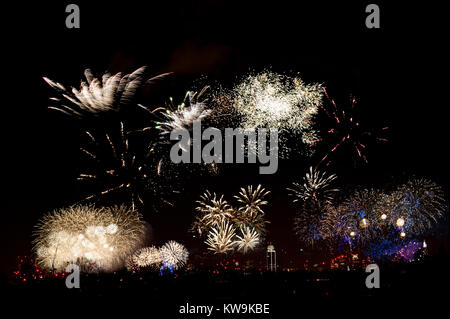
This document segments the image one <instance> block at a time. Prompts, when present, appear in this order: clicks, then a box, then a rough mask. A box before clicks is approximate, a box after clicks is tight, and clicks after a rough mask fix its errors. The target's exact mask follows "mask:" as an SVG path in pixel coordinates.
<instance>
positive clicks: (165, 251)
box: [159, 240, 189, 268]
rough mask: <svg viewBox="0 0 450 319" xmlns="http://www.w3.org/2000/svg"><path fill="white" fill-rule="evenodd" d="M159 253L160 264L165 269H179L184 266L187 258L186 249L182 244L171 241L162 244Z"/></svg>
mask: <svg viewBox="0 0 450 319" xmlns="http://www.w3.org/2000/svg"><path fill="white" fill-rule="evenodd" d="M159 252H160V254H161V260H162V264H163V266H166V267H173V268H181V267H183V266H184V265H185V264H186V261H187V259H188V257H189V252H188V251H187V249H186V248H185V247H184V246H183V245H182V244H180V243H177V242H176V241H173V240H171V241H169V242H167V243H166V244H164V245H163V246H162V247H161V248H160V249H159Z"/></svg>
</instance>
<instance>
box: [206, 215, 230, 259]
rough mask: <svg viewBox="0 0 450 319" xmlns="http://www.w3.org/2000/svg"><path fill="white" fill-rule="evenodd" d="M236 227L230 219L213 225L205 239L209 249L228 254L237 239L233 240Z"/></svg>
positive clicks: (216, 252)
mask: <svg viewBox="0 0 450 319" xmlns="http://www.w3.org/2000/svg"><path fill="white" fill-rule="evenodd" d="M235 234H236V229H235V228H234V227H233V225H231V224H230V223H229V222H228V221H224V222H222V223H220V225H218V226H215V227H212V228H211V229H210V231H209V233H208V238H207V239H206V241H205V244H207V245H208V246H209V247H208V249H209V250H211V251H213V252H214V253H215V254H226V253H227V252H229V251H232V250H233V249H234V245H235V241H234V240H233V238H234V236H235Z"/></svg>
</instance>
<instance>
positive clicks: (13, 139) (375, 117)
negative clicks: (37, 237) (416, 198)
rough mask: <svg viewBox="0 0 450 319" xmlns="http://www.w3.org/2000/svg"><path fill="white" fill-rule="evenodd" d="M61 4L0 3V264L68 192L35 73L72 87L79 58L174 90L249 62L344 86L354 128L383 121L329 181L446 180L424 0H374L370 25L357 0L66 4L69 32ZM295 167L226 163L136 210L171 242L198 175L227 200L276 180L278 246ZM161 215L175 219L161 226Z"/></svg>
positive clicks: (439, 67)
mask: <svg viewBox="0 0 450 319" xmlns="http://www.w3.org/2000/svg"><path fill="white" fill-rule="evenodd" d="M68 3H70V2H67V1H64V2H62V3H56V2H55V3H54V4H52V3H42V2H34V3H24V2H19V3H14V4H6V5H2V6H3V7H2V12H3V18H2V19H3V20H2V31H3V32H2V34H3V36H2V38H3V44H4V46H3V49H2V51H3V52H4V53H6V55H4V57H3V65H2V72H3V78H4V80H5V81H4V85H3V92H2V93H3V95H2V103H1V104H2V120H3V121H2V130H3V131H4V132H3V134H2V136H3V137H4V139H3V145H2V149H1V154H2V156H1V158H2V168H3V178H2V181H3V183H2V184H3V186H4V187H3V191H2V193H3V196H2V198H3V200H4V201H6V203H5V204H4V205H1V207H2V212H1V214H2V217H3V225H4V228H3V230H2V237H3V238H2V243H3V244H4V245H6V249H2V254H3V253H5V257H4V258H3V257H2V260H5V261H6V262H5V263H3V262H2V270H5V269H8V267H10V266H11V264H13V262H11V260H13V258H14V257H15V256H17V255H23V254H27V253H28V252H29V247H30V244H29V242H30V239H31V231H32V225H33V224H35V223H36V221H37V220H38V219H39V217H40V216H42V214H43V213H45V212H47V211H49V210H52V209H54V208H57V207H61V206H65V205H70V204H71V203H73V202H74V201H76V200H77V199H79V192H80V187H79V185H78V184H77V182H76V181H75V177H76V175H77V173H78V167H77V165H78V157H79V153H78V146H77V144H76V143H75V142H76V141H77V128H76V124H75V123H74V122H73V121H70V120H67V119H66V118H64V117H62V116H60V115H55V114H53V113H52V112H50V111H48V110H47V106H48V98H49V96H50V95H51V94H52V92H51V90H50V88H48V87H47V85H46V84H45V82H44V81H42V76H48V77H50V78H51V79H55V80H57V81H58V82H61V83H64V84H67V85H74V86H77V85H78V84H79V80H80V79H81V77H82V74H83V70H84V69H85V68H92V69H93V70H94V71H95V72H97V73H101V72H103V71H104V70H110V71H111V72H117V71H125V72H129V71H132V70H134V69H135V68H137V67H139V66H141V65H148V66H149V67H150V70H151V71H152V72H154V74H158V73H161V72H169V71H171V72H175V73H176V80H174V81H175V82H174V83H175V84H173V85H172V86H169V88H168V89H167V90H169V92H170V93H171V94H176V93H174V92H176V91H178V92H179V91H181V92H185V91H186V90H187V89H189V86H188V84H189V83H190V82H192V81H193V80H194V79H196V78H197V77H198V76H200V75H207V76H208V77H209V78H210V79H213V80H218V81H221V82H223V83H231V82H232V81H233V79H235V78H236V77H237V76H239V75H240V74H243V73H246V72H248V71H249V70H256V71H258V70H263V69H265V68H269V67H270V68H271V69H272V70H274V71H279V72H300V73H301V75H302V77H303V78H304V79H305V80H306V81H307V82H314V81H317V82H321V83H324V84H325V85H326V86H327V87H328V88H329V90H330V91H331V92H333V94H334V95H335V96H337V97H338V98H340V99H343V100H345V98H346V97H347V96H348V94H350V93H354V94H356V95H357V96H358V97H359V100H360V107H361V108H362V113H363V118H364V119H365V120H366V121H367V122H366V123H367V125H369V126H375V127H377V126H378V127H379V126H382V125H388V126H389V127H390V131H389V138H390V143H389V144H386V145H374V146H373V148H372V149H371V151H370V157H369V161H370V162H369V165H367V166H363V167H360V168H358V169H354V168H353V166H352V165H342V166H339V167H338V168H337V170H338V174H339V176H340V178H341V180H340V181H341V183H343V184H366V185H375V186H376V185H379V184H383V183H386V182H390V181H392V180H395V179H396V178H400V177H402V176H405V175H412V174H416V175H418V176H429V177H432V178H433V179H434V180H436V181H437V182H439V183H440V184H442V185H444V187H446V188H447V189H448V180H447V176H448V168H447V163H448V160H447V156H446V154H447V150H446V148H447V145H448V143H447V136H448V134H447V116H446V115H447V114H446V108H447V107H448V102H447V101H448V99H444V96H445V93H446V87H445V82H443V81H442V75H445V74H446V72H445V71H444V68H445V67H447V63H445V62H446V60H444V56H445V51H444V50H443V47H444V40H443V39H444V38H443V33H444V32H443V29H442V28H440V25H439V24H440V23H441V21H442V20H441V18H440V16H439V14H438V13H439V10H438V9H436V8H435V7H433V6H432V5H429V6H427V7H426V8H425V7H423V6H420V7H419V6H414V5H412V4H410V2H401V3H398V2H397V4H392V3H390V2H387V1H378V2H377V3H378V4H379V5H380V7H381V25H382V28H381V29H379V30H374V29H372V30H368V29H366V28H365V25H364V20H365V16H366V14H365V12H364V8H365V6H366V5H367V4H368V3H370V2H367V1H359V2H356V1H354V2H348V1H346V2H345V4H343V3H342V2H339V3H334V2H331V1H330V3H328V2H325V1H310V2H306V1H295V4H293V3H291V2H284V1H277V2H271V3H268V4H264V3H262V2H252V1H248V2H247V1H246V2H245V3H243V1H239V2H238V1H236V2H233V1H206V0H205V1H190V4H186V2H185V1H179V2H178V1H165V2H156V1H145V2H144V1H127V2H123V1H122V2H118V3H112V2H111V1H96V2H95V3H92V1H91V2H89V1H75V3H78V4H79V5H80V9H81V28H80V29H79V30H74V29H71V30H69V29H66V28H65V24H64V21H65V17H66V13H65V12H64V11H65V6H66V5H67V4H68ZM439 36H441V37H439ZM439 76H440V77H439ZM5 84H6V85H5ZM307 165H309V164H308V163H298V162H288V163H286V164H283V166H280V172H279V174H278V175H277V176H273V177H267V178H263V179H259V178H258V177H255V176H249V178H248V179H245V180H244V181H242V177H240V176H241V173H242V172H241V171H240V170H239V169H237V170H236V171H232V172H231V173H230V174H228V175H227V176H226V177H223V178H222V179H220V180H208V179H205V180H203V179H202V180H201V181H200V180H195V179H192V180H190V181H188V182H187V183H188V185H190V186H189V187H188V191H186V194H184V195H183V196H181V197H180V198H179V203H180V205H179V207H187V208H185V211H180V209H168V210H166V211H161V212H160V213H158V215H157V216H147V219H149V220H150V222H152V224H153V225H154V228H155V231H156V237H157V238H158V239H159V240H166V239H171V238H173V237H174V236H177V234H179V233H180V232H183V231H184V230H185V229H187V227H188V224H189V223H190V221H191V220H192V211H191V209H190V207H192V199H193V198H197V196H198V194H199V193H200V192H201V191H202V190H203V189H204V188H205V185H206V183H209V184H210V185H211V186H216V187H217V188H218V190H223V191H225V192H227V194H228V196H229V197H231V195H232V192H236V191H237V190H238V189H239V187H241V186H243V183H244V184H248V183H250V182H255V183H256V182H261V181H262V182H266V183H267V185H269V186H274V185H275V186H274V187H278V191H276V190H275V191H274V194H273V198H272V201H273V205H272V207H271V208H270V209H269V210H268V217H269V218H270V219H271V220H272V225H271V226H270V228H269V230H271V234H272V235H271V236H272V238H271V239H272V240H273V241H274V242H276V243H279V245H281V246H285V245H289V243H290V242H292V241H293V240H294V237H293V235H290V234H289V233H290V232H291V231H290V227H291V226H290V225H291V222H292V217H293V213H294V209H293V207H291V205H286V200H285V198H284V195H283V192H282V189H283V188H284V185H287V184H289V183H290V182H291V181H292V179H293V178H294V177H295V176H300V175H303V171H304V168H305V167H306V166H307ZM247 180H248V182H247ZM203 183H205V185H204V184H203ZM276 185H278V186H276ZM189 205H191V206H189ZM168 216H176V219H175V220H177V221H176V222H174V221H173V219H172V218H171V222H170V223H168V222H167V218H168ZM180 236H181V235H180ZM180 238H181V239H183V236H181V237H180ZM173 239H176V238H173ZM292 247H293V248H292V249H293V250H295V249H297V248H298V247H297V246H294V245H292Z"/></svg>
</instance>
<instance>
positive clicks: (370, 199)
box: [339, 189, 382, 243]
mask: <svg viewBox="0 0 450 319" xmlns="http://www.w3.org/2000/svg"><path fill="white" fill-rule="evenodd" d="M381 195H382V193H381V192H379V191H376V190H373V189H362V190H357V191H355V192H354V193H353V195H352V196H350V197H349V198H348V199H347V200H346V201H345V202H344V203H343V204H342V207H341V209H340V212H341V216H340V218H339V222H340V223H342V227H341V230H342V233H341V234H340V235H341V236H342V237H344V238H349V237H352V239H353V240H354V241H355V242H358V243H363V242H366V241H370V240H371V239H373V238H374V237H375V236H378V235H380V233H377V228H376V224H375V222H374V220H376V219H377V203H378V201H379V199H380V197H381Z"/></svg>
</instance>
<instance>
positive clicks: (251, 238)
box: [235, 227, 260, 254]
mask: <svg viewBox="0 0 450 319" xmlns="http://www.w3.org/2000/svg"><path fill="white" fill-rule="evenodd" d="M240 230H241V236H239V235H236V241H235V245H236V246H237V249H238V250H239V251H242V252H243V253H244V254H245V253H247V251H249V250H253V249H255V247H256V246H257V245H258V244H259V243H260V238H259V233H258V232H257V231H256V230H255V229H252V228H250V227H241V229H240Z"/></svg>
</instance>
